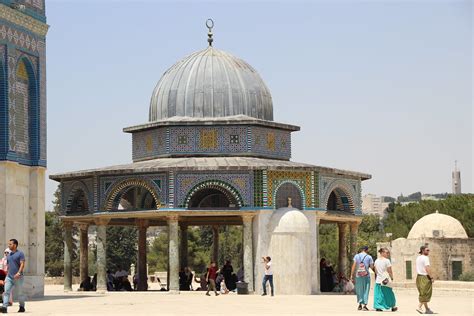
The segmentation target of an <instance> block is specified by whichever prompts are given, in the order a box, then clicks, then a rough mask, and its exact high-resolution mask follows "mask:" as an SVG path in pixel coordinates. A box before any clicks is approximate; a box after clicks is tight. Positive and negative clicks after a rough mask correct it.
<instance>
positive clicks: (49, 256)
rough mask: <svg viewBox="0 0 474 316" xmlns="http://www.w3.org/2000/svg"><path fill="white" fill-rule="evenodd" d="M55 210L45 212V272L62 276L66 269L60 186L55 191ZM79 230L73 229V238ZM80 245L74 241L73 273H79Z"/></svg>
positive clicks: (49, 274)
mask: <svg viewBox="0 0 474 316" xmlns="http://www.w3.org/2000/svg"><path fill="white" fill-rule="evenodd" d="M53 206H54V208H53V210H52V211H50V212H45V273H46V275H48V276H61V275H62V274H63V270H64V228H63V224H62V222H61V219H60V218H59V216H60V214H61V191H60V188H59V186H58V188H57V189H56V191H55V192H54V200H53ZM75 236H77V230H76V229H74V230H73V238H74V237H75ZM78 257H79V255H78V247H77V244H76V243H73V251H72V273H73V275H76V276H77V275H79V260H78Z"/></svg>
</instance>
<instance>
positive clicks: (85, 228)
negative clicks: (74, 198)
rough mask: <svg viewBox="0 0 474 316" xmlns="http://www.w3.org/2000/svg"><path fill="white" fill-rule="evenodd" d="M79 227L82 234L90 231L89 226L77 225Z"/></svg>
mask: <svg viewBox="0 0 474 316" xmlns="http://www.w3.org/2000/svg"><path fill="white" fill-rule="evenodd" d="M77 227H79V230H80V231H81V232H88V231H89V224H86V223H80V224H78V225H77Z"/></svg>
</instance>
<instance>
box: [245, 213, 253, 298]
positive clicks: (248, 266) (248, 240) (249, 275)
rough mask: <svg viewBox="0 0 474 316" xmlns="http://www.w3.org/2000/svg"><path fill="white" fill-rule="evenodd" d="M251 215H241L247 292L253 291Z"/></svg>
mask: <svg viewBox="0 0 474 316" xmlns="http://www.w3.org/2000/svg"><path fill="white" fill-rule="evenodd" d="M252 221H253V216H252V215H243V216H242V222H243V233H242V237H243V242H242V245H243V248H244V251H243V252H244V258H243V261H244V262H243V266H244V281H245V282H247V283H248V289H249V292H254V289H255V287H254V272H253V230H252Z"/></svg>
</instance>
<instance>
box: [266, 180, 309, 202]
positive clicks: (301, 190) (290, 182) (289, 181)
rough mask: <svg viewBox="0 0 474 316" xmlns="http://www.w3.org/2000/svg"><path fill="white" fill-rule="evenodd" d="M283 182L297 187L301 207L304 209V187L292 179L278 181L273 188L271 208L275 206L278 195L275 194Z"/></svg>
mask: <svg viewBox="0 0 474 316" xmlns="http://www.w3.org/2000/svg"><path fill="white" fill-rule="evenodd" d="M284 184H292V185H294V186H295V187H296V188H297V189H298V191H299V193H300V196H301V209H304V208H305V206H306V196H305V194H304V189H303V188H302V187H301V185H299V183H298V182H297V181H294V180H283V181H281V182H280V183H278V185H277V186H276V187H275V189H274V190H273V196H274V198H273V205H272V206H273V208H276V203H277V199H278V196H277V193H278V190H279V189H280V187H281V186H282V185H284Z"/></svg>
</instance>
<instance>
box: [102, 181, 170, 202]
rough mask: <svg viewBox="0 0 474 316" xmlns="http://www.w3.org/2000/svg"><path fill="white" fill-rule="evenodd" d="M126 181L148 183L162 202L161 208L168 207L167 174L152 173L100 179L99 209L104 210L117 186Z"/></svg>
mask: <svg viewBox="0 0 474 316" xmlns="http://www.w3.org/2000/svg"><path fill="white" fill-rule="evenodd" d="M125 180H138V181H145V182H146V183H148V184H149V185H150V186H151V187H152V188H153V190H154V191H155V192H156V194H157V196H158V199H159V201H160V204H161V205H160V206H165V205H167V201H168V176H167V174H166V173H152V174H140V175H128V176H106V177H99V191H100V192H99V196H100V199H99V200H100V205H99V209H100V210H103V209H104V207H105V205H106V203H107V201H106V199H107V197H108V196H109V194H110V193H111V192H112V190H114V188H116V186H117V185H118V184H120V183H122V182H123V181H125Z"/></svg>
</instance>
